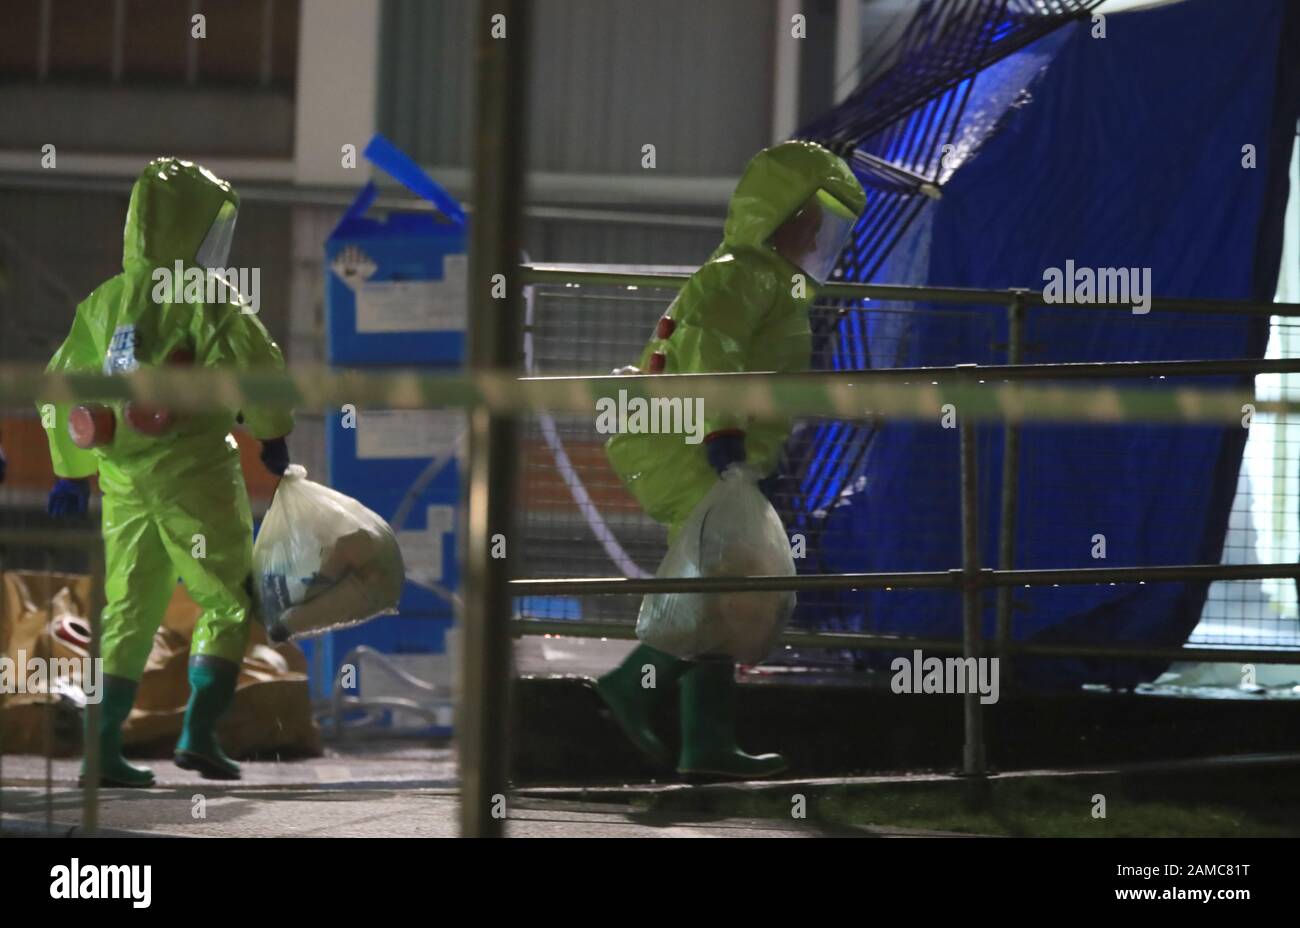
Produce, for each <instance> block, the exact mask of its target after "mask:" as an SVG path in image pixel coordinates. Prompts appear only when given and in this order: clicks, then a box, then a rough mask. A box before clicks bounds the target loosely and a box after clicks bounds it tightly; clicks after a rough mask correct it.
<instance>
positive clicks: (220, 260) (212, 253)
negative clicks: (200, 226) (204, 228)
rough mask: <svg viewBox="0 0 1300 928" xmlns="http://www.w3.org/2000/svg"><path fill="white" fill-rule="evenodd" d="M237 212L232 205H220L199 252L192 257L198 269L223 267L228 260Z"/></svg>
mask: <svg viewBox="0 0 1300 928" xmlns="http://www.w3.org/2000/svg"><path fill="white" fill-rule="evenodd" d="M238 217H239V210H238V208H236V206H235V204H233V203H222V204H221V209H220V210H218V211H217V218H216V219H214V220H212V227H211V228H210V229H208V234H207V235H206V236H204V238H203V244H202V245H200V246H199V252H198V254H196V255H195V256H194V263H195V264H197V265H199V266H200V267H206V268H219V267H225V266H226V262H227V260H228V259H229V258H230V243H231V242H232V241H234V238H235V220H236V219H237V218H238Z"/></svg>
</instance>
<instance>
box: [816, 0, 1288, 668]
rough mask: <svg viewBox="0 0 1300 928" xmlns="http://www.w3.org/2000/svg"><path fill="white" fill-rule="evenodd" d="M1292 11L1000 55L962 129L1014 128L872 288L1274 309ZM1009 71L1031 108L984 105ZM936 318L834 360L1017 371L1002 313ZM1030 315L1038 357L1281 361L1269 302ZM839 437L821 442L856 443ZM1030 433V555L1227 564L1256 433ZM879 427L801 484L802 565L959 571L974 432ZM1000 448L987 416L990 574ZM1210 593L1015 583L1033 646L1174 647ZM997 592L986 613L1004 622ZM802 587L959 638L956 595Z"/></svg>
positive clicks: (1025, 561)
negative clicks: (1272, 345) (820, 482)
mask: <svg viewBox="0 0 1300 928" xmlns="http://www.w3.org/2000/svg"><path fill="white" fill-rule="evenodd" d="M1288 6H1290V5H1289V4H1287V3H1286V2H1284V0H1252V2H1250V3H1248V4H1236V3H1231V4H1230V3H1221V2H1217V0H1188V2H1184V3H1181V4H1175V5H1172V6H1168V7H1164V8H1160V9H1156V10H1151V11H1147V12H1136V13H1129V14H1120V15H1114V16H1111V17H1108V18H1107V22H1106V34H1105V37H1104V38H1100V37H1096V36H1095V35H1094V33H1095V29H1094V26H1093V24H1092V23H1090V22H1089V21H1088V20H1086V19H1084V20H1081V21H1079V22H1076V23H1073V24H1071V25H1068V26H1065V27H1064V28H1062V29H1060V30H1058V31H1057V32H1056V33H1054V34H1052V35H1050V36H1048V37H1046V38H1042V39H1039V40H1038V41H1036V42H1035V43H1033V44H1031V45H1029V46H1027V47H1026V48H1024V49H1022V50H1020V51H1019V52H1016V53H1015V54H1013V55H1012V56H1011V57H1010V58H1007V59H1006V60H1005V61H1004V62H1002V63H1000V64H999V65H996V66H994V69H991V70H990V71H989V72H987V74H986V75H981V79H980V80H977V83H976V85H975V88H974V91H973V94H972V99H971V103H970V105H969V107H968V110H970V112H971V113H972V114H975V115H972V116H969V117H968V118H975V116H978V117H979V118H985V119H988V118H990V107H992V108H993V110H995V111H996V112H995V113H994V118H995V122H996V126H995V128H993V129H992V130H991V131H990V132H989V133H988V135H987V138H984V139H982V144H980V145H979V147H978V149H977V150H976V151H975V152H974V153H973V154H969V156H968V157H966V158H965V160H963V161H962V162H961V163H960V165H959V166H958V167H957V168H956V170H954V171H952V172H951V176H950V177H949V178H948V179H947V180H946V183H945V184H944V186H943V189H942V198H941V199H940V200H939V201H937V202H934V203H932V204H930V205H928V206H926V207H925V208H924V210H923V211H922V213H921V214H920V215H919V216H918V218H917V219H916V221H915V222H913V223H912V224H911V225H910V226H909V227H908V229H907V231H906V233H905V234H904V235H903V236H902V238H901V239H900V241H899V242H898V243H897V246H896V247H895V248H894V250H893V251H891V253H890V255H889V258H888V260H886V261H885V263H884V264H883V265H882V266H881V267H880V268H879V269H878V270H876V271H875V272H874V273H873V274H872V279H874V280H878V281H884V282H905V283H925V284H929V285H934V286H958V287H1018V286H1023V287H1031V288H1034V289H1041V288H1042V287H1043V285H1044V274H1045V271H1047V269H1050V268H1058V269H1062V270H1064V269H1065V268H1066V266H1067V264H1066V263H1067V261H1072V262H1073V266H1074V267H1076V268H1084V267H1087V268H1124V269H1134V271H1135V272H1136V274H1137V275H1138V276H1137V277H1136V278H1134V280H1136V281H1138V282H1141V281H1143V276H1142V275H1143V274H1145V273H1149V281H1150V285H1149V286H1150V289H1149V290H1148V292H1147V294H1146V295H1147V296H1150V295H1152V294H1154V295H1156V296H1159V297H1165V298H1173V297H1194V298H1215V299H1233V298H1237V299H1243V300H1252V301H1266V300H1270V299H1272V297H1273V291H1274V286H1275V282H1276V278H1277V269H1278V261H1279V256H1280V250H1281V235H1282V222H1281V220H1282V211H1283V208H1284V206H1285V203H1286V184H1287V180H1286V170H1287V163H1288V159H1289V155H1290V149H1291V145H1292V143H1293V141H1294V137H1295V130H1296V117H1297V109H1298V106H1297V104H1298V103H1300V92H1298V89H1297V71H1300V43H1297V28H1296V26H1297V16H1296V14H1295V11H1290V12H1288ZM998 74H1001V75H1002V76H1003V77H1005V78H1006V80H1008V81H1018V82H1020V85H1021V86H1023V88H1024V90H1025V93H1023V94H1019V95H1018V96H1017V97H1016V98H1015V99H1016V102H1015V104H1014V105H1007V104H1006V102H1005V101H1004V102H1000V103H996V104H989V105H988V106H985V107H984V108H983V109H981V102H982V101H984V102H988V101H993V100H995V98H996V96H997V93H998V91H999V89H1001V90H1005V82H1004V84H1002V85H1000V84H999V83H998V80H997V75H998ZM958 135H959V136H960V133H958ZM1252 159H1253V160H1252ZM917 310H918V311H915V312H906V311H903V312H896V311H888V312H886V311H880V312H871V311H868V312H867V313H863V314H856V315H854V319H853V320H852V321H846V322H844V323H841V325H840V327H839V330H838V332H837V351H838V355H837V356H838V357H839V358H841V359H842V363H840V366H851V367H902V366H915V365H943V364H956V363H968V362H978V363H984V364H997V363H1004V362H1005V361H1006V351H1007V346H1006V339H1007V325H1006V321H1005V320H1006V315H1005V311H1004V310H1002V309H1000V308H998V307H976V306H969V307H952V306H945V307H938V306H935V307H918V308H917ZM940 310H942V311H941V312H940ZM1027 320H1028V321H1027V325H1026V338H1025V346H1026V348H1025V356H1024V358H1023V360H1024V361H1025V362H1028V363H1047V362H1064V361H1130V360H1171V359H1213V358H1251V357H1261V356H1262V355H1263V353H1264V349H1265V344H1266V340H1267V334H1268V321H1267V319H1266V318H1263V317H1246V316H1221V315H1215V316H1203V315H1195V316H1194V315H1190V314H1188V315H1182V314H1180V315H1177V316H1173V315H1170V314H1167V313H1159V312H1151V313H1149V314H1135V313H1132V312H1126V311H1114V310H1103V309H1095V308H1094V309H1089V308H1087V307H1082V308H1081V307H1078V306H1063V307H1049V308H1045V309H1042V310H1030V311H1029V314H1028V317H1027ZM1230 382H1232V381H1231V380H1230V379H1229V378H1214V379H1208V380H1205V381H1203V383H1205V384H1207V385H1217V386H1223V385H1226V384H1228V383H1230ZM1127 383H1128V385H1130V386H1131V385H1133V381H1128V382H1127ZM957 414H958V415H960V411H959V410H958V411H957ZM826 428H827V427H823V428H822V432H821V433H820V435H819V437H818V439H817V441H820V442H821V443H822V444H823V445H828V444H830V443H831V442H832V441H835V440H839V439H842V436H839V437H835V436H830V435H829V434H828V433H827V432H826ZM1022 434H1023V439H1022V455H1021V460H1020V477H1019V487H1018V494H1019V513H1018V518H1017V531H1016V543H1015V549H1016V555H1015V566H1016V567H1020V568H1073V567H1121V566H1138V565H1156V564H1214V563H1218V562H1219V559H1220V555H1221V553H1222V546H1223V541H1224V535H1225V530H1226V526H1227V519H1228V512H1229V510H1230V508H1231V505H1232V500H1233V495H1234V492H1235V489H1236V482H1237V472H1238V469H1239V466H1240V462H1241V454H1242V448H1243V445H1244V442H1245V435H1246V432H1245V430H1244V429H1220V428H1184V427H1151V426H1118V427H1095V426H1072V425H1071V426H1050V427H1044V426H1028V427H1025V428H1024V429H1023V431H1022ZM862 441H863V443H864V446H865V452H864V453H862V454H861V456H860V459H859V461H858V462H857V463H856V464H855V465H854V466H853V467H852V468H851V469H850V471H848V472H844V473H841V474H840V475H839V478H838V479H837V480H835V481H833V483H832V485H831V492H829V493H827V492H825V491H822V492H821V497H820V498H816V496H817V495H816V494H812V495H810V496H808V497H806V500H807V502H806V505H805V511H804V513H802V518H803V519H804V520H807V521H809V523H810V524H812V523H815V525H816V528H817V529H819V531H817V533H816V536H815V537H818V538H820V539H821V544H820V546H819V548H818V550H817V552H816V556H815V557H813V558H810V559H809V560H808V561H807V562H806V563H805V564H804V565H802V567H803V569H806V570H810V571H828V572H847V571H899V570H942V569H950V568H954V567H957V566H959V565H960V563H961V551H960V538H961V534H960V519H961V511H960V499H959V491H958V430H957V429H954V428H943V427H942V426H941V423H940V419H939V414H938V412H936V417H935V422H934V423H933V424H931V423H903V422H889V421H885V422H880V423H876V424H875V425H874V426H873V427H872V428H871V429H870V430H869V434H867V435H865V437H863V439H862ZM1002 441H1003V432H1002V429H1001V428H1000V427H980V428H979V429H978V442H979V444H978V448H979V451H978V464H979V473H980V494H979V517H980V529H981V539H982V550H981V561H982V564H983V565H984V566H995V565H996V563H997V537H998V517H999V509H1000V502H1001V493H1000V478H1001V468H1002V461H1001V456H1002ZM814 444H816V442H814ZM804 489H805V492H807V491H808V486H807V481H805V487H804ZM1099 541H1100V544H1101V545H1104V555H1105V556H1104V558H1101V557H1098V553H1099V551H1101V550H1102V548H1101V547H1099ZM1205 589H1206V585H1205V584H1203V583H1196V584H1192V583H1162V584H1155V583H1149V584H1141V585H1139V584H1132V585H1098V586H1069V587H1065V586H1063V587H1059V588H1050V587H1049V588H1032V589H1030V588H1018V589H1016V590H1015V591H1014V603H1015V609H1014V616H1015V625H1014V629H1015V638H1016V639H1017V640H1021V641H1026V640H1030V641H1040V642H1042V641H1052V642H1075V643H1095V644H1111V645H1116V644H1122V643H1128V644H1133V643H1141V644H1148V645H1163V646H1176V645H1179V644H1181V643H1182V642H1183V641H1184V640H1186V638H1187V635H1188V634H1189V633H1190V631H1191V630H1192V628H1193V627H1194V626H1195V625H1196V623H1197V621H1198V619H1199V616H1200V611H1201V607H1202V604H1203V602H1204V597H1205ZM992 599H993V598H992V596H991V595H990V596H989V597H988V599H987V602H986V609H985V612H984V627H985V633H986V635H988V636H990V637H991V636H992V635H993V632H994V610H993V605H992ZM804 601H805V603H806V604H807V605H812V606H815V609H816V615H817V616H819V617H824V616H825V615H826V609H827V607H830V608H831V612H832V615H833V618H832V619H830V620H829V622H828V623H827V624H830V625H833V626H834V627H836V628H840V629H852V630H859V631H872V632H884V633H908V634H912V635H921V636H934V637H949V638H952V637H957V636H959V635H960V628H961V607H960V601H959V598H958V596H957V594H956V593H953V592H938V591H930V590H924V591H905V590H893V591H876V592H863V591H858V592H852V593H850V592H845V593H842V594H834V595H831V596H818V597H816V598H810V597H806V598H805V600H804ZM807 614H808V615H809V616H810V617H811V616H812V615H813V614H814V613H813V611H812V610H809V612H808V613H807ZM1162 666H1163V665H1161V664H1151V663H1148V664H1143V665H1139V664H1135V663H1133V662H1114V663H1111V662H1105V663H1102V662H1084V661H1065V660H1053V661H1050V662H1049V661H1045V660H1036V661H1028V660H1026V661H1024V662H1022V666H1021V668H1020V670H1021V674H1022V675H1021V677H1020V679H1022V680H1025V681H1026V682H1031V683H1034V682H1036V683H1040V684H1050V685H1078V684H1079V683H1080V682H1109V683H1112V684H1131V683H1134V682H1137V681H1139V680H1145V679H1151V678H1152V677H1153V676H1154V675H1155V674H1157V673H1158V672H1159V671H1160V670H1161V669H1162Z"/></svg>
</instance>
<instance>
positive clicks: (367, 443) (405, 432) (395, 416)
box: [357, 409, 465, 460]
mask: <svg viewBox="0 0 1300 928" xmlns="http://www.w3.org/2000/svg"><path fill="white" fill-rule="evenodd" d="M464 430H465V425H464V415H463V414H461V413H459V412H456V411H454V410H446V409H391V410H362V411H361V412H360V413H358V414H357V458H358V459H360V460H376V459H380V458H438V459H439V460H444V459H446V458H448V457H450V456H451V455H452V454H454V453H455V451H456V445H457V443H458V442H459V441H460V437H461V433H462V432H464Z"/></svg>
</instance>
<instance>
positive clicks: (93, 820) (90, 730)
mask: <svg viewBox="0 0 1300 928" xmlns="http://www.w3.org/2000/svg"><path fill="white" fill-rule="evenodd" d="M89 550H90V603H89V606H88V608H89V611H90V615H89V616H88V617H87V618H89V620H90V673H92V674H95V675H96V676H97V677H98V679H99V693H100V696H101V697H102V696H103V694H104V672H103V666H104V665H103V663H102V662H101V661H100V653H99V647H100V644H99V643H100V618H101V616H102V615H103V610H104V548H103V545H102V544H93V545H91V547H90V549H89ZM81 682H82V685H83V686H84V685H85V683H86V681H85V680H82V681H81ZM99 712H100V709H99V703H98V702H93V703H92V702H89V701H87V702H86V722H85V726H86V727H85V729H84V731H85V732H86V737H85V738H84V744H83V745H82V756H83V757H84V758H85V760H86V776H85V779H84V780H83V781H82V792H81V827H82V830H83V831H84V832H85V833H86V834H87V835H93V834H94V833H95V832H96V831H97V830H98V829H99V768H100V756H99Z"/></svg>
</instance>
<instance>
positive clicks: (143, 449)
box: [42, 158, 293, 785]
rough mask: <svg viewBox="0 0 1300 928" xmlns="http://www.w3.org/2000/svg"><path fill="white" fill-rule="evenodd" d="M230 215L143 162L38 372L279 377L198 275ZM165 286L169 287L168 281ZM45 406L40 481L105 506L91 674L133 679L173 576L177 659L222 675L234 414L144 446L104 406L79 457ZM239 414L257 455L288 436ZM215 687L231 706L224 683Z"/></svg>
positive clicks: (234, 573)
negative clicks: (112, 264) (92, 481)
mask: <svg viewBox="0 0 1300 928" xmlns="http://www.w3.org/2000/svg"><path fill="white" fill-rule="evenodd" d="M238 206H239V198H238V196H237V195H236V194H235V192H234V190H233V189H232V188H231V186H230V185H229V184H228V183H226V182H225V181H223V180H221V179H219V178H217V177H216V176H214V175H213V174H212V173H210V172H209V171H207V170H206V169H205V168H203V167H200V166H198V165H194V164H190V163H188V162H185V161H179V160H177V159H174V158H161V159H158V160H155V161H153V162H151V163H150V164H149V166H148V167H146V168H145V170H144V172H143V173H142V174H141V175H140V178H139V179H138V180H137V181H136V183H135V187H134V188H133V190H132V192H131V201H130V206H129V208H128V211H127V217H126V229H125V243H124V247H123V254H122V273H120V274H118V275H117V276H115V277H113V278H111V279H109V280H107V281H105V282H104V283H103V284H101V285H100V286H99V287H97V288H96V289H95V291H94V292H93V293H91V294H90V296H88V297H87V298H86V299H85V300H84V301H83V302H82V303H81V304H80V305H79V306H78V307H77V313H76V318H75V319H74V320H73V323H72V330H71V332H70V333H69V334H68V337H67V339H66V340H65V341H64V342H63V345H62V346H61V347H60V348H59V350H58V351H57V352H56V353H55V355H54V358H53V360H51V361H50V364H49V370H50V371H58V372H75V371H103V372H105V373H114V374H120V373H127V372H130V371H132V370H135V369H136V368H140V367H156V366H161V365H164V364H169V363H177V362H178V361H180V362H181V363H193V364H196V365H201V366H204V367H223V368H234V369H238V370H243V369H252V368H266V367H282V366H283V364H284V360H283V358H282V356H281V354H280V349H279V348H278V347H277V346H276V344H275V342H273V341H272V340H271V338H270V336H269V335H268V334H267V332H266V329H265V328H264V327H263V326H262V324H261V322H259V321H258V319H257V317H256V316H255V315H252V314H250V313H249V312H247V311H246V310H247V308H248V307H247V305H246V304H244V303H243V302H242V301H241V299H240V297H239V295H238V294H237V293H236V292H235V290H234V289H232V288H231V287H230V286H229V285H228V284H227V283H226V281H225V280H223V279H221V278H220V277H219V276H218V275H215V274H212V273H211V272H210V271H207V270H205V269H210V268H220V267H222V266H223V265H224V264H225V262H226V260H227V255H228V252H229V247H230V240H231V236H232V235H233V231H234V223H235V218H236V213H237V210H238ZM178 271H182V274H181V276H182V277H183V278H184V280H176V279H175V277H176V276H177V272H178ZM164 272H165V273H164ZM196 280H197V281H199V283H200V285H194V284H195V281H196ZM186 282H188V283H189V284H191V285H189V286H187V285H186ZM213 294H215V295H216V299H212V296H213ZM49 405H51V404H42V406H43V414H44V415H45V417H46V419H45V421H47V423H49V427H48V429H47V431H48V437H49V443H50V456H51V458H52V460H53V464H54V472H55V473H56V474H57V475H58V476H59V477H62V478H70V480H75V478H86V477H89V476H90V475H93V474H95V473H96V472H97V473H98V474H99V485H100V489H101V490H102V491H103V494H104V506H103V536H104V548H105V567H106V581H105V586H106V591H105V592H106V596H105V599H106V605H105V608H104V611H103V616H102V638H101V653H102V656H103V660H104V673H105V674H106V675H108V676H110V677H112V678H116V679H117V680H119V681H123V682H124V683H125V682H130V683H134V682H136V681H138V680H139V679H140V676H141V674H142V673H143V671H144V666H145V662H146V660H147V659H148V657H149V651H150V648H151V646H152V642H153V636H154V632H155V631H156V630H157V628H158V625H159V623H160V622H161V620H162V615H163V611H164V609H165V607H166V605H167V601H168V599H169V597H170V596H171V593H172V589H173V587H174V586H175V583H176V579H177V577H180V579H181V580H183V581H184V583H185V586H186V589H187V591H188V592H189V594H190V596H191V597H192V598H193V599H194V601H195V602H196V603H198V605H199V606H200V607H202V609H203V613H202V615H201V617H200V618H199V621H198V624H197V626H196V628H195V632H194V639H193V642H192V644H191V655H192V657H194V658H204V657H211V658H215V659H218V660H220V661H222V662H232V663H233V665H234V667H235V669H236V671H237V669H238V666H239V664H240V662H241V661H242V659H243V655H244V648H245V645H246V643H247V638H248V621H249V618H250V609H251V608H252V600H251V586H250V577H251V573H252V541H253V522H252V516H251V513H250V510H249V504H248V494H247V492H246V490H245V488H244V481H243V475H242V472H241V470H240V466H239V454H238V451H237V446H236V444H235V440H234V438H233V437H232V436H231V435H230V430H231V428H232V427H233V426H234V424H235V415H236V411H235V410H222V411H216V412H204V413H192V414H191V413H184V414H177V415H175V416H173V417H171V422H170V426H169V427H166V428H164V429H163V430H162V431H161V432H160V433H159V434H144V433H143V432H141V431H137V430H136V429H135V428H133V427H132V425H131V424H130V418H129V416H130V410H128V409H127V406H128V404H126V403H114V404H110V409H111V411H112V414H113V424H112V429H111V432H112V434H111V439H110V440H108V442H107V443H106V444H102V445H100V446H98V447H95V448H93V449H92V450H86V449H84V448H82V447H79V446H78V445H77V444H75V443H74V442H73V440H72V437H71V436H70V434H69V430H68V419H69V412H70V409H69V407H68V406H67V405H54V408H53V410H52V412H53V415H52V416H50V415H49V413H50V412H51V410H50V409H49ZM242 415H243V420H244V423H245V425H246V426H247V427H248V429H249V431H250V432H251V433H252V434H253V436H254V437H256V438H258V439H261V440H263V441H266V440H269V439H276V438H280V437H282V436H284V435H286V434H287V433H288V432H289V431H291V430H292V428H293V417H292V415H291V414H290V413H289V412H287V411H276V410H263V409H244V410H243V411H242ZM281 447H283V446H282V445H281ZM70 480H64V481H60V483H61V484H67V483H69V482H70ZM82 486H83V487H84V484H82ZM56 489H57V488H56ZM83 492H84V491H83ZM51 510H52V511H55V510H56V506H55V504H54V503H53V497H52V504H51ZM223 666H224V665H223ZM225 676H229V673H228V672H226V671H223V674H222V677H223V688H224V677H225ZM191 682H192V683H194V679H193V674H191ZM229 688H230V690H231V693H232V694H233V679H232V680H231V681H230V686H229ZM130 695H131V697H132V698H133V697H134V687H133V686H132V687H130ZM123 698H125V697H123ZM105 709H106V715H112V714H115V713H116V712H117V711H118V708H117V707H110V706H106V707H105ZM129 710H130V704H129V702H128V704H127V706H126V711H127V712H129ZM123 718H125V715H123ZM213 723H214V724H215V720H213ZM110 762H111V758H106V760H105V764H106V768H105V771H106V772H105V777H106V781H107V780H111V779H112V777H111V776H109V773H110V769H109V768H110ZM130 769H134V768H130ZM122 774H123V776H122V779H124V780H130V779H131V774H130V773H129V772H127V771H122ZM130 785H146V784H143V783H132V784H130Z"/></svg>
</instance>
